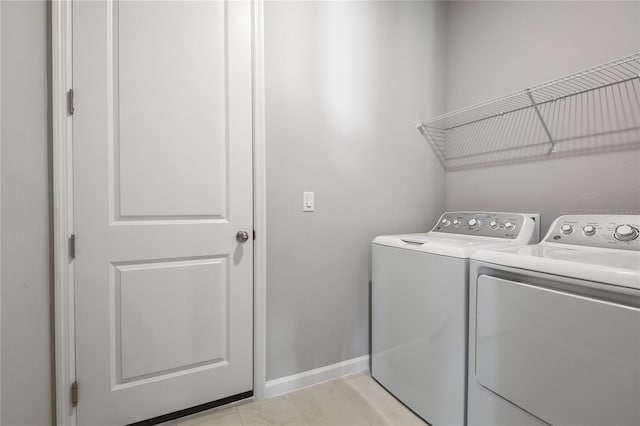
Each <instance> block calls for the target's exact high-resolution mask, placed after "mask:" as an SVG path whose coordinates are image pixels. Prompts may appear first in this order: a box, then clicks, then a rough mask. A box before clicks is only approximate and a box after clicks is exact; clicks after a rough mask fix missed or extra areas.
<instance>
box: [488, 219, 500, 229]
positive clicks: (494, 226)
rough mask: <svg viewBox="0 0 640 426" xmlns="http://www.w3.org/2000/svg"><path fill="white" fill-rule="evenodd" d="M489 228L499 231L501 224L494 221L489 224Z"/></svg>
mask: <svg viewBox="0 0 640 426" xmlns="http://www.w3.org/2000/svg"><path fill="white" fill-rule="evenodd" d="M489 227H490V228H491V229H498V228H500V224H499V223H498V222H496V221H495V220H492V221H491V222H490V223H489Z"/></svg>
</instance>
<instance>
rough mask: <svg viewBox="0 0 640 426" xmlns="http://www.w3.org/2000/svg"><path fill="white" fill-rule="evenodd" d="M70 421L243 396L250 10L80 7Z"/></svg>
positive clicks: (229, 5) (248, 330) (235, 5)
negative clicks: (242, 235)
mask: <svg viewBox="0 0 640 426" xmlns="http://www.w3.org/2000/svg"><path fill="white" fill-rule="evenodd" d="M73 86H74V91H75V114H74V116H73V150H74V160H73V167H74V203H75V205H74V223H75V234H76V247H77V249H76V259H75V283H76V287H75V312H76V318H75V324H76V342H77V343H76V345H77V346H76V365H77V380H78V384H79V404H78V408H77V419H78V424H79V425H122V424H127V423H132V422H135V421H140V420H144V419H149V418H152V417H155V416H159V415H163V414H166V413H170V412H174V411H177V410H181V409H185V408H189V407H193V406H196V405H199V404H203V403H207V402H210V401H214V400H218V399H221V398H224V397H228V396H233V395H237V394H240V393H243V392H247V391H250V390H251V389H252V377H253V370H252V365H253V347H252V338H253V337H252V333H253V316H252V311H253V299H252V298H253V245H252V238H249V239H248V240H247V241H246V242H240V241H237V239H236V233H237V232H238V231H247V233H248V234H249V236H251V234H252V223H253V213H252V210H253V207H252V152H251V150H252V104H251V102H252V100H251V4H250V3H249V2H239V1H231V2H222V1H193V2H190V1H140V2H134V1H122V2H115V1H114V2H105V1H75V2H74V3H73Z"/></svg>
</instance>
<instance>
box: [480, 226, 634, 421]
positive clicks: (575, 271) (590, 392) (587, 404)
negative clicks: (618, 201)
mask: <svg viewBox="0 0 640 426" xmlns="http://www.w3.org/2000/svg"><path fill="white" fill-rule="evenodd" d="M639 229H640V216H635V215H634V216H631V215H619V216H612V215H579V216H561V217H559V218H558V219H556V220H555V221H554V222H553V224H552V225H551V227H550V229H549V231H548V233H547V234H546V236H545V238H544V239H543V241H542V242H541V243H539V244H536V245H532V246H524V247H519V248H507V249H491V250H481V251H477V252H475V253H474V254H473V255H472V258H471V263H470V276H471V278H470V283H471V286H470V304H469V305H470V306H469V309H470V313H469V370H468V380H469V383H468V424H469V425H487V426H488V425H491V426H498V425H504V426H507V425H509V426H512V425H522V426H525V425H529V426H533V425H536V426H539V425H580V426H590V425H592V426H602V425H611V426H638V425H640V239H639V238H638V232H639V231H638V230H639Z"/></svg>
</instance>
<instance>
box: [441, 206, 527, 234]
mask: <svg viewBox="0 0 640 426" xmlns="http://www.w3.org/2000/svg"><path fill="white" fill-rule="evenodd" d="M524 220H525V218H524V216H523V215H521V214H515V213H486V212H448V213H444V214H443V215H442V216H441V217H440V220H439V221H438V223H437V224H436V226H434V227H433V229H432V230H431V231H432V232H443V233H447V234H457V235H477V236H481V237H494V238H505V239H514V238H516V237H517V236H518V234H519V233H520V230H521V229H522V225H523V223H524Z"/></svg>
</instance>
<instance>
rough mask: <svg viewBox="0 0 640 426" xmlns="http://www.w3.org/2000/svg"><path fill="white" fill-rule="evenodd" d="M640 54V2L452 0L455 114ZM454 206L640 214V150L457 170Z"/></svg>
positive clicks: (450, 200)
mask: <svg viewBox="0 0 640 426" xmlns="http://www.w3.org/2000/svg"><path fill="white" fill-rule="evenodd" d="M638 51H640V2H614V1H605V2H452V3H450V5H449V8H448V15H447V79H446V85H447V110H455V109H458V108H461V107H464V106H467V105H471V104H474V103H477V102H481V101H485V100H489V99H492V98H495V97H498V96H500V95H503V94H507V93H509V92H512V91H515V90H520V89H523V88H525V87H530V86H532V85H534V84H537V83H541V82H543V81H545V80H549V79H554V78H557V77H561V76H563V75H565V74H569V73H573V72H575V71H579V70H581V69H584V68H589V67H591V66H594V65H598V64H600V63H603V62H607V61H609V60H612V59H616V58H618V57H621V56H625V55H628V54H631V53H634V52H638ZM446 207H447V209H448V210H466V209H470V210H473V209H479V210H503V211H531V212H540V213H542V215H543V221H542V223H543V232H544V231H546V229H547V227H548V226H549V225H550V223H551V222H552V221H553V219H554V218H555V217H557V216H559V215H561V214H571V213H574V214H575V213H640V151H629V152H619V153H608V154H601V155H593V156H583V157H574V158H567V159H555V160H547V161H543V162H534V163H528V164H521V165H510V166H502V167H490V168H484V169H477V170H467V171H456V172H449V173H447V176H446Z"/></svg>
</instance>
